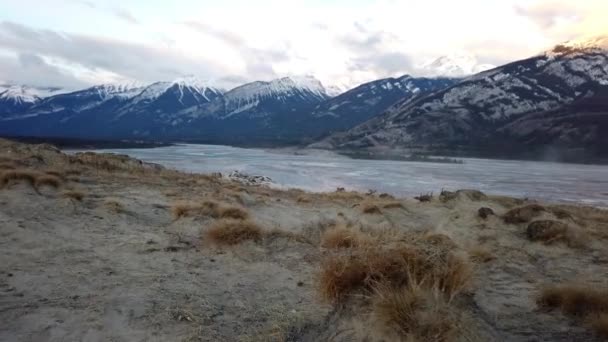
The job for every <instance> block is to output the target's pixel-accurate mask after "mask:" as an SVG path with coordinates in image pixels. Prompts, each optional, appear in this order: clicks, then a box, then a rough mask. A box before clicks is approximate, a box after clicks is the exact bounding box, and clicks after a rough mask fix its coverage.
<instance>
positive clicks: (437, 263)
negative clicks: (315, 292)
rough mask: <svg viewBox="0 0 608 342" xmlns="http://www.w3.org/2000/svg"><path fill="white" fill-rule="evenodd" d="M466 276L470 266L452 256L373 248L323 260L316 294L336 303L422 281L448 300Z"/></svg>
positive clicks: (469, 274)
mask: <svg viewBox="0 0 608 342" xmlns="http://www.w3.org/2000/svg"><path fill="white" fill-rule="evenodd" d="M431 254H432V253H431ZM470 276H471V268H470V266H469V265H468V264H467V263H466V262H464V260H462V259H460V258H457V257H455V256H453V255H445V256H444V257H442V258H438V259H435V260H433V257H432V256H431V255H430V254H429V253H427V251H423V250H420V249H416V248H415V247H407V246H399V247H395V248H387V249H379V248H378V246H373V247H369V248H365V249H362V250H356V251H353V252H352V253H349V254H332V255H329V256H328V257H326V258H325V259H324V260H323V262H322V264H321V273H320V276H319V291H320V293H321V296H322V297H323V298H325V299H326V300H329V301H333V302H336V301H340V300H342V299H344V298H345V297H347V296H348V295H350V294H351V293H352V292H354V291H356V290H364V291H365V290H367V291H369V290H371V289H372V288H374V287H375V286H377V285H378V284H385V285H387V286H391V287H402V286H406V285H408V284H409V283H410V282H415V283H423V282H424V283H425V284H427V285H430V286H436V287H437V288H438V289H439V290H440V291H441V292H442V293H443V294H445V295H446V296H447V297H448V298H452V297H453V296H454V295H456V294H457V293H458V292H460V290H462V289H463V288H464V287H465V285H466V284H467V282H468V280H469V279H470Z"/></svg>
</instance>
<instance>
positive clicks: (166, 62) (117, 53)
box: [0, 22, 222, 83]
mask: <svg viewBox="0 0 608 342" xmlns="http://www.w3.org/2000/svg"><path fill="white" fill-rule="evenodd" d="M0 49H2V50H6V51H13V52H14V53H16V54H17V55H19V56H20V57H19V61H20V64H19V66H18V68H17V70H19V69H24V68H26V67H28V66H32V65H36V64H37V63H38V64H39V63H40V61H41V59H42V57H45V58H46V59H47V60H52V61H54V62H55V63H54V65H56V66H61V67H62V68H63V69H64V70H71V71H72V72H73V74H74V77H75V78H76V79H79V78H80V79H81V81H82V82H91V83H95V82H100V81H112V79H111V78H119V79H120V78H124V79H136V80H141V81H149V82H153V81H158V80H167V79H172V78H175V77H179V76H183V75H190V74H194V75H197V76H200V77H204V78H215V77H219V76H221V75H222V69H221V67H220V66H219V65H216V64H215V63H214V62H213V61H211V60H205V59H199V58H190V57H187V56H184V55H183V54H181V53H180V51H175V50H173V49H170V48H163V47H155V46H148V45H144V44H135V43H129V42H124V41H120V40H114V39H106V38H99V37H90V36H84V35H75V34H67V33H62V32H56V31H52V30H36V29H32V28H29V27H26V26H23V25H19V24H15V23H11V22H0ZM13 65H14V63H13ZM55 69H56V68H55ZM53 70H54V69H53ZM40 72H54V71H52V70H51V69H48V68H46V69H41V70H40ZM95 75H98V76H100V77H101V76H107V77H108V78H110V79H107V80H103V79H98V80H95ZM47 76H48V75H46V74H44V73H42V74H40V75H39V77H40V79H45V78H46V77H47Z"/></svg>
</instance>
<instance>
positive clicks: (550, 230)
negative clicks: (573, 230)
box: [526, 220, 568, 244]
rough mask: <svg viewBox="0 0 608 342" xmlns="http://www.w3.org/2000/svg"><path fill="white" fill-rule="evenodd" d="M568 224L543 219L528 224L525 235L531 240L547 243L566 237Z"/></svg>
mask: <svg viewBox="0 0 608 342" xmlns="http://www.w3.org/2000/svg"><path fill="white" fill-rule="evenodd" d="M567 231H568V226H567V225H566V224H563V223H561V222H557V221H551V220H543V221H534V222H532V223H530V224H529V225H528V228H527V229H526V235H527V236H528V239H530V240H531V241H543V242H545V243H547V244H549V243H552V242H555V241H561V240H564V239H566V232H567Z"/></svg>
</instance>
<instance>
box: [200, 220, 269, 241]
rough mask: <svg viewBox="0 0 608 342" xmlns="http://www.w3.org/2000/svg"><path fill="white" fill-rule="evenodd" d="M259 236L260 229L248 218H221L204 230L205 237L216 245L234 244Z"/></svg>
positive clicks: (260, 233) (260, 234)
mask: <svg viewBox="0 0 608 342" xmlns="http://www.w3.org/2000/svg"><path fill="white" fill-rule="evenodd" d="M261 237H262V229H261V228H260V227H259V226H258V225H257V224H255V223H254V222H251V221H248V220H234V219H221V220H218V221H216V222H215V223H213V225H212V226H211V228H209V229H208V230H207V231H206V232H205V238H206V239H207V240H208V241H210V242H212V243H214V244H216V245H236V244H238V243H241V242H243V241H247V240H254V241H257V240H259V239H260V238H261Z"/></svg>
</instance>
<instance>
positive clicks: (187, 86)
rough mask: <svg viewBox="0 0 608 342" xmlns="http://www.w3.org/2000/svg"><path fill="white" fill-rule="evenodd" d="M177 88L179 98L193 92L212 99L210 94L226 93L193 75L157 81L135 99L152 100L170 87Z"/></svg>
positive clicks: (207, 99) (137, 100)
mask: <svg viewBox="0 0 608 342" xmlns="http://www.w3.org/2000/svg"><path fill="white" fill-rule="evenodd" d="M171 88H175V89H176V91H177V93H178V98H183V96H184V94H185V93H191V94H192V95H193V96H195V97H197V98H200V99H204V101H207V102H208V101H211V99H210V98H209V96H213V95H218V94H222V93H224V90H223V89H221V88H218V87H214V86H212V85H210V84H209V83H208V82H206V81H202V80H200V79H198V78H196V77H193V76H186V77H181V78H177V79H175V80H173V81H170V82H156V83H153V84H151V85H149V86H148V87H146V88H145V89H143V91H142V92H141V93H140V94H139V95H138V96H137V98H135V99H134V101H135V102H139V101H151V100H154V99H156V98H158V97H160V96H161V95H163V94H165V93H166V92H167V91H168V90H169V89H171Z"/></svg>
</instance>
